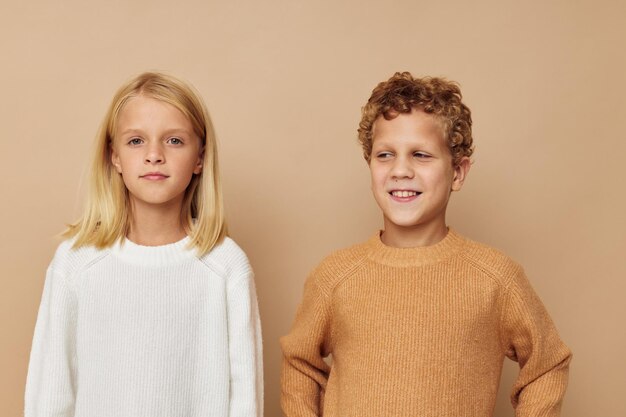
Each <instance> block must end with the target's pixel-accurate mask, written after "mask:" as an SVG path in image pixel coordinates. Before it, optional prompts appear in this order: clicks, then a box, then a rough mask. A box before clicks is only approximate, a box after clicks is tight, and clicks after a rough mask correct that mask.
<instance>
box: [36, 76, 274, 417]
mask: <svg viewBox="0 0 626 417" xmlns="http://www.w3.org/2000/svg"><path fill="white" fill-rule="evenodd" d="M64 237H65V238H66V240H65V241H64V242H63V243H61V245H60V246H59V248H58V249H57V251H56V254H55V256H54V259H53V260H52V262H51V264H50V266H49V268H48V271H47V275H46V282H45V286H44V291H43V296H42V301H41V306H40V309H39V314H38V318H37V325H36V327H35V335H34V338H33V346H32V351H31V356H30V364H29V369H28V379H27V383H26V396H25V415H26V417H44V416H45V417H48V416H50V417H52V416H54V417H62V416H68V417H69V416H72V417H99V416H102V417H105V416H106V417H142V416H145V417H148V416H150V417H157V416H163V417H176V416H186V417H194V416H203V417H204V416H216V417H217V416H219V417H226V416H230V417H244V416H245V417H253V416H261V415H262V408H263V405H262V402H263V399H262V397H263V388H262V384H263V375H262V362H261V331H260V324H259V316H258V309H257V301H256V293H255V289H254V281H253V273H252V270H251V268H250V265H249V263H248V260H247V258H246V255H245V254H244V253H243V251H242V250H241V249H240V248H239V247H238V246H237V245H236V244H235V242H233V241H232V240H231V239H230V238H228V237H226V225H225V221H224V209H223V205H222V193H221V188H220V181H219V174H218V164H217V149H216V141H215V135H214V132H213V127H212V125H211V121H210V119H209V116H208V113H207V111H206V109H205V107H204V105H203V103H202V101H201V99H200V98H199V97H198V96H197V95H196V94H195V93H194V92H193V90H192V89H191V88H190V87H189V86H187V85H186V84H185V83H183V82H182V81H180V80H178V79H176V78H174V77H172V76H169V75H165V74H161V73H144V74H141V75H139V76H137V77H135V78H134V79H132V80H130V81H129V82H128V83H127V84H125V85H123V86H122V87H121V88H120V90H119V91H118V92H117V94H116V95H115V97H114V98H113V101H112V103H111V106H110V107H109V110H108V112H107V114H106V116H105V119H104V122H103V125H102V128H101V131H100V133H99V135H98V138H97V143H96V152H95V157H94V160H93V168H92V172H91V178H90V188H89V194H88V197H87V203H86V207H85V211H84V214H83V216H82V218H81V219H80V220H79V221H78V222H77V223H75V224H73V225H71V226H70V227H69V228H68V230H66V232H65V233H64Z"/></svg>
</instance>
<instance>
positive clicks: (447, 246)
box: [366, 229, 465, 267]
mask: <svg viewBox="0 0 626 417" xmlns="http://www.w3.org/2000/svg"><path fill="white" fill-rule="evenodd" d="M381 233H382V232H381V231H379V232H377V233H376V234H375V235H374V236H372V237H371V238H370V239H369V240H368V241H367V242H366V246H367V248H368V252H369V258H370V259H372V260H373V261H375V262H377V263H381V264H385V265H390V266H399V267H403V266H421V265H428V264H433V263H436V262H440V261H443V260H445V259H447V258H450V257H451V256H453V255H454V254H456V253H458V252H459V251H460V250H461V249H462V248H463V246H464V245H465V239H463V237H462V236H460V235H459V234H458V233H456V232H455V231H454V230H452V229H448V233H447V234H446V236H445V237H444V238H443V239H442V240H440V241H439V242H437V243H435V244H434V245H430V246H418V247H414V248H396V247H392V246H387V245H385V244H384V243H383V242H382V240H381V239H380V235H381Z"/></svg>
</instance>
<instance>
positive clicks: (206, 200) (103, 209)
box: [63, 72, 226, 255]
mask: <svg viewBox="0 0 626 417" xmlns="http://www.w3.org/2000/svg"><path fill="white" fill-rule="evenodd" d="M138 95H143V96H146V97H150V98H153V99H156V100H160V101H163V102H165V103H168V104H170V105H172V106H174V107H176V108H177V109H178V110H180V111H181V112H182V113H183V114H184V115H185V116H187V117H188V118H189V121H190V122H191V124H192V126H193V128H194V131H195V133H196V134H197V135H198V137H199V138H201V140H202V146H203V150H204V159H203V169H202V172H201V173H200V174H194V175H193V177H192V179H191V182H190V183H189V185H188V186H187V190H186V191H185V196H184V199H183V206H182V211H181V222H182V224H183V227H184V228H185V231H186V232H187V234H188V235H189V237H190V239H191V242H190V244H191V246H192V247H194V248H195V249H196V250H197V251H198V254H199V255H203V254H205V253H207V252H209V251H210V250H211V249H212V248H213V246H215V245H216V244H217V243H218V242H220V241H221V240H222V239H223V238H224V236H226V221H225V218H224V204H223V199H222V188H221V184H220V178H219V169H218V162H217V143H216V139H215V132H214V130H213V125H212V123H211V119H210V118H209V114H208V112H207V110H206V107H205V106H204V103H203V102H202V100H201V99H200V98H199V96H198V95H197V94H196V93H195V92H194V91H193V90H192V88H191V87H190V86H188V85H187V84H185V83H184V82H182V81H181V80H179V79H177V78H175V77H173V76H171V75H167V74H162V73H157V72H146V73H143V74H140V75H138V76H137V77H135V78H133V79H131V80H130V81H129V82H127V83H126V84H124V85H123V86H122V87H121V88H120V89H119V90H118V91H117V93H116V94H115V96H114V97H113V101H112V102H111V105H110V106H109V109H108V111H107V113H106V116H105V118H104V120H103V122H102V126H101V127H100V131H99V132H98V136H97V138H96V147H95V152H94V156H93V163H92V167H91V176H90V178H89V189H88V194H87V201H86V205H85V209H84V213H83V215H82V217H81V218H80V219H79V220H78V221H77V222H76V223H74V224H71V225H69V226H68V228H67V230H65V232H64V233H63V237H65V238H74V239H75V240H74V247H80V246H86V245H92V246H95V247H97V248H106V247H110V246H111V245H113V244H114V243H115V242H117V241H119V240H121V239H123V238H124V237H125V236H126V235H127V234H128V230H129V227H130V219H131V209H130V202H129V199H128V190H127V189H126V186H125V185H124V182H123V180H122V178H121V175H120V174H119V173H118V172H117V171H116V170H115V168H114V167H113V164H112V162H111V144H112V142H113V139H114V137H113V135H114V133H115V131H116V126H117V120H118V117H119V114H120V111H121V110H122V109H123V107H124V104H126V102H127V101H128V100H129V99H130V98H132V97H136V96H138Z"/></svg>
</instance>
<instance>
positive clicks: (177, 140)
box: [167, 138, 183, 145]
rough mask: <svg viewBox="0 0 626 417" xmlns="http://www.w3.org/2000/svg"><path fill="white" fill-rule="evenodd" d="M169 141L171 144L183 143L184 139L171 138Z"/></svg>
mask: <svg viewBox="0 0 626 417" xmlns="http://www.w3.org/2000/svg"><path fill="white" fill-rule="evenodd" d="M167 143H169V144H171V145H182V144H183V141H182V140H181V139H180V138H169V139H168V140H167Z"/></svg>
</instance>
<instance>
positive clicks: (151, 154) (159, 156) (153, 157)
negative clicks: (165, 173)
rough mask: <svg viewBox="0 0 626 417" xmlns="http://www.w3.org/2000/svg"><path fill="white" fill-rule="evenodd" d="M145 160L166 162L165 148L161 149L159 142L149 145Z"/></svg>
mask: <svg viewBox="0 0 626 417" xmlns="http://www.w3.org/2000/svg"><path fill="white" fill-rule="evenodd" d="M145 162H146V163H147V164H162V163H163V162H165V156H164V155H163V149H161V146H160V145H159V144H153V145H150V146H149V147H148V149H147V153H146V159H145Z"/></svg>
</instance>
